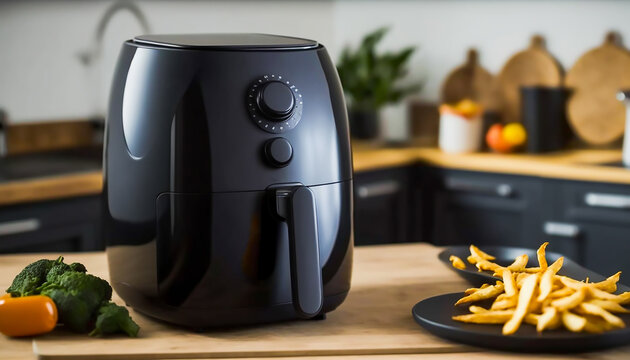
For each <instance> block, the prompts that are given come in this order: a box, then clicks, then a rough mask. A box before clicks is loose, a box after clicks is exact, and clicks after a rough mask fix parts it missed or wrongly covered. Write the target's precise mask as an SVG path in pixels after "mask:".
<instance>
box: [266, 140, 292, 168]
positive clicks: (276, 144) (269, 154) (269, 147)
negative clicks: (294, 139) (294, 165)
mask: <svg viewBox="0 0 630 360" xmlns="http://www.w3.org/2000/svg"><path fill="white" fill-rule="evenodd" d="M265 157H266V158H267V161H269V164H270V165H272V166H276V167H283V166H285V165H286V164H288V163H289V161H291V158H292V157H293V147H292V146H291V143H290V142H289V141H288V140H287V139H285V138H280V137H279V138H274V139H271V140H269V141H267V142H266V143H265Z"/></svg>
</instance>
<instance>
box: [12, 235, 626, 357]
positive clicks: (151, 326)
mask: <svg viewBox="0 0 630 360" xmlns="http://www.w3.org/2000/svg"><path fill="white" fill-rule="evenodd" d="M439 251H440V248H437V247H434V246H432V245H428V244H401V245H382V246H369V247H362V248H356V249H355V263H354V269H353V279H352V282H353V283H352V289H351V291H350V294H349V296H348V298H347V300H346V301H345V303H343V304H342V305H341V306H340V307H339V309H337V310H335V311H333V312H331V313H329V314H328V318H327V319H326V320H324V321H290V322H283V323H277V324H269V325H264V326H251V327H244V328H235V329H229V330H214V331H207V332H200V333H199V332H191V331H187V330H183V329H181V328H176V327H173V326H169V325H166V324H163V323H159V322H156V321H154V320H151V319H150V318H148V317H145V316H142V315H140V314H138V313H137V312H135V311H133V310H131V314H132V317H133V318H134V320H136V321H137V322H138V323H139V324H140V326H141V331H140V335H139V337H138V338H135V339H131V338H126V337H122V336H121V337H109V338H104V339H101V338H91V337H88V336H87V335H83V334H73V333H70V332H66V331H63V330H61V329H56V330H55V331H53V332H52V333H50V334H47V335H44V336H39V337H36V338H34V339H28V338H27V339H10V338H7V337H4V336H2V335H0V358H1V359H4V360H7V359H23V358H32V357H33V356H37V357H38V358H39V359H61V358H66V359H67V358H77V359H78V358H93V356H94V357H97V358H98V359H123V358H133V359H150V358H151V359H153V358H168V359H175V358H198V359H201V358H260V357H282V358H283V359H285V360H286V359H292V358H294V359H301V360H309V359H310V360H315V359H321V360H327V359H331V357H330V356H331V355H332V356H334V358H346V359H368V360H369V359H372V360H380V359H394V360H396V359H399V360H403V359H444V360H446V359H463V358H467V359H474V360H477V359H479V360H481V359H512V358H513V359H529V358H532V359H533V358H536V359H567V360H568V359H590V358H598V359H602V358H607V359H622V358H624V359H627V358H628V357H629V356H630V348H621V349H613V350H610V351H604V352H596V353H590V354H579V355H570V356H562V355H553V356H552V355H518V354H507V353H500V352H492V351H488V350H484V349H480V348H473V347H468V346H464V345H460V344H455V343H452V342H449V341H446V340H442V339H441V338H438V337H435V336H433V335H431V334H429V333H428V332H426V331H425V330H424V329H423V328H421V327H420V326H418V325H417V324H416V323H415V322H414V320H413V319H412V317H411V313H410V312H411V307H412V306H413V305H414V304H415V303H416V302H417V301H419V300H421V299H424V298H427V297H430V296H434V295H437V294H442V293H447V292H453V291H461V290H463V289H465V288H466V287H467V284H466V283H465V282H464V281H463V280H461V279H460V278H459V277H457V275H456V274H455V273H454V272H452V271H451V270H450V269H448V268H447V267H446V266H444V265H443V264H441V263H440V262H439V260H438V259H437V254H438V253H439ZM56 256H57V254H29V255H5V256H0V287H1V288H3V289H4V288H6V287H7V286H9V284H10V282H11V280H12V278H13V276H14V275H15V274H17V273H18V271H19V270H20V269H21V268H23V267H24V266H25V265H27V264H28V263H30V262H32V261H34V260H36V259H39V258H41V257H47V258H54V257H56ZM66 260H67V261H68V262H75V261H79V262H82V263H84V264H85V265H86V266H87V268H88V270H89V271H90V272H91V273H93V274H96V275H98V276H101V277H103V278H106V279H107V278H108V271H107V263H106V258H105V254H104V253H82V254H77V253H75V254H69V255H67V256H66ZM114 301H116V302H117V303H122V301H121V300H120V298H118V297H117V296H116V295H114ZM368 355H369V356H368Z"/></svg>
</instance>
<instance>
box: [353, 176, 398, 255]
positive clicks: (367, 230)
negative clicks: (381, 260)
mask: <svg viewBox="0 0 630 360" xmlns="http://www.w3.org/2000/svg"><path fill="white" fill-rule="evenodd" d="M408 185H409V169H408V168H392V169H385V170H378V171H368V172H360V173H356V174H355V177H354V242H355V245H373V244H387V243H400V242H406V241H408V234H409V229H408V227H409V216H408V214H409V210H410V198H409V188H408Z"/></svg>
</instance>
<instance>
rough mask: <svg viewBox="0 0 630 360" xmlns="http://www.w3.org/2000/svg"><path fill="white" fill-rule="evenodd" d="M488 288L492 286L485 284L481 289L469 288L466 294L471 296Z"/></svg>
mask: <svg viewBox="0 0 630 360" xmlns="http://www.w3.org/2000/svg"><path fill="white" fill-rule="evenodd" d="M488 286H490V284H483V285H481V287H478V288H468V289H466V291H464V294H466V295H470V294H472V293H474V292H475V291H477V290H480V289H485V288H487V287H488Z"/></svg>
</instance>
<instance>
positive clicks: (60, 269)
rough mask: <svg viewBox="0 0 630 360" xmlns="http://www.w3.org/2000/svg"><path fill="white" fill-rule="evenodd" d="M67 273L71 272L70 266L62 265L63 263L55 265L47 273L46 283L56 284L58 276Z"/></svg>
mask: <svg viewBox="0 0 630 360" xmlns="http://www.w3.org/2000/svg"><path fill="white" fill-rule="evenodd" d="M68 271H72V270H71V269H70V265H68V264H64V263H61V264H55V265H53V267H52V268H50V270H49V271H48V274H47V275H46V282H47V283H56V282H57V279H58V278H59V276H61V275H62V274H64V273H66V272H68Z"/></svg>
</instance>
